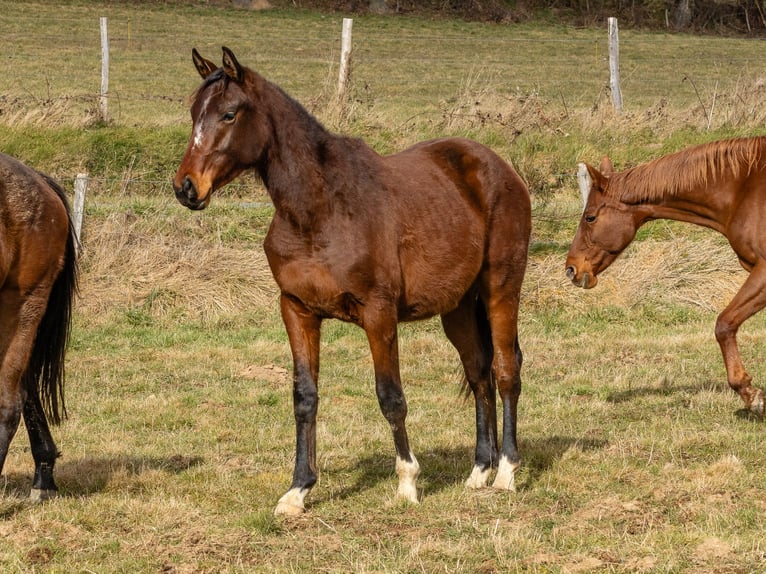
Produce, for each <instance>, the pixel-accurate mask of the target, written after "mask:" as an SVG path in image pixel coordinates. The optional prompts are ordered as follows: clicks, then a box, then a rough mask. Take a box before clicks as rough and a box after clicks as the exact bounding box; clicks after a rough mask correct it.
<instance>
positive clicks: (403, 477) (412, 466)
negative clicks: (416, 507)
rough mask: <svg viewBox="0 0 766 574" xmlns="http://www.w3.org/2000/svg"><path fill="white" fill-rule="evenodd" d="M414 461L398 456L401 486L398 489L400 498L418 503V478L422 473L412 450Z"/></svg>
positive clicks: (397, 492)
mask: <svg viewBox="0 0 766 574" xmlns="http://www.w3.org/2000/svg"><path fill="white" fill-rule="evenodd" d="M410 458H411V459H412V462H408V461H406V460H404V459H402V458H399V457H398V456H397V457H396V474H397V475H398V476H399V488H398V489H397V491H396V496H397V497H398V498H403V499H404V500H408V501H409V502H412V503H414V504H417V503H418V489H417V485H416V482H417V478H418V475H419V474H420V465H419V464H418V459H416V458H415V455H414V454H412V452H410Z"/></svg>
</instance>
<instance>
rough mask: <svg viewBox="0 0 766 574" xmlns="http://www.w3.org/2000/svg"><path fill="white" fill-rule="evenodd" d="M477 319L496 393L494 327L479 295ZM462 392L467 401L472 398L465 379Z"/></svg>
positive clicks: (480, 339)
mask: <svg viewBox="0 0 766 574" xmlns="http://www.w3.org/2000/svg"><path fill="white" fill-rule="evenodd" d="M475 318H476V328H477V330H478V332H479V342H480V346H481V354H482V359H483V361H484V363H485V368H486V369H487V370H488V371H489V378H490V383H491V384H492V390H493V392H494V389H495V374H494V372H493V371H492V358H493V357H494V356H495V346H494V345H493V344H492V327H491V325H490V323H489V317H488V316H487V307H486V305H485V304H484V301H483V300H482V298H481V297H479V295H478V294H477V295H476V305H475ZM517 345H518V343H517ZM461 392H462V394H463V396H464V398H466V399H467V398H468V397H470V396H471V387H470V386H469V384H468V380H467V379H465V377H464V378H463V385H462V389H461Z"/></svg>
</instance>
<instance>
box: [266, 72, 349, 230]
mask: <svg viewBox="0 0 766 574" xmlns="http://www.w3.org/2000/svg"><path fill="white" fill-rule="evenodd" d="M265 90H267V95H268V98H264V100H267V101H269V102H270V104H269V105H268V106H266V108H265V109H264V112H265V115H266V119H265V120H264V119H263V118H262V117H259V120H258V121H260V122H263V121H267V122H268V124H269V129H270V131H271V138H270V139H269V140H268V143H267V144H266V146H265V148H264V150H263V153H262V154H261V157H260V160H259V161H258V163H257V164H256V169H257V170H258V173H259V175H260V176H261V179H262V180H263V182H264V184H265V185H266V189H267V190H268V192H269V195H270V196H271V199H272V201H273V203H274V205H275V207H276V208H277V210H278V211H279V210H286V211H289V212H291V214H292V217H297V218H298V219H305V218H311V219H314V218H316V216H317V215H320V214H321V213H322V212H323V211H325V209H324V208H323V207H324V206H325V205H326V203H327V198H326V194H325V193H323V187H324V186H323V184H322V173H323V165H322V164H323V159H324V158H323V156H324V154H325V153H326V152H327V149H328V146H329V145H330V143H331V140H332V139H333V138H334V137H335V136H333V135H332V134H330V133H329V132H328V131H327V130H326V129H325V128H324V127H323V126H322V124H320V123H319V121H317V120H316V119H315V118H314V117H313V116H312V115H311V114H310V113H309V112H308V111H306V109H305V108H303V106H301V105H300V104H299V103H298V102H296V101H295V100H293V99H292V98H290V97H289V96H288V95H287V94H285V93H284V92H283V91H282V90H281V89H280V88H278V87H277V86H275V85H274V84H271V83H267V85H266V87H265Z"/></svg>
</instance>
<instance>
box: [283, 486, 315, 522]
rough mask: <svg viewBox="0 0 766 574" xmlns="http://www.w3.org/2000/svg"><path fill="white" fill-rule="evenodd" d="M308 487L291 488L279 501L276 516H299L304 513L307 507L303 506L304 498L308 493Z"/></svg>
mask: <svg viewBox="0 0 766 574" xmlns="http://www.w3.org/2000/svg"><path fill="white" fill-rule="evenodd" d="M308 492H309V491H308V489H307V488H291V489H290V490H288V491H287V492H286V493H285V494H283V495H282V498H280V499H279V502H277V507H276V508H275V509H274V514H275V515H276V516H280V515H281V516H299V515H301V514H303V513H304V512H305V510H306V508H305V507H304V506H303V499H304V498H306V495H307V494H308Z"/></svg>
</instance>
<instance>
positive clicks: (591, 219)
mask: <svg viewBox="0 0 766 574" xmlns="http://www.w3.org/2000/svg"><path fill="white" fill-rule="evenodd" d="M594 221H596V216H595V215H586V216H585V223H593V222H594Z"/></svg>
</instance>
